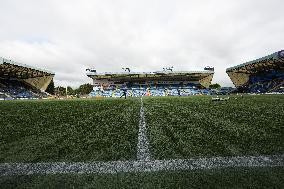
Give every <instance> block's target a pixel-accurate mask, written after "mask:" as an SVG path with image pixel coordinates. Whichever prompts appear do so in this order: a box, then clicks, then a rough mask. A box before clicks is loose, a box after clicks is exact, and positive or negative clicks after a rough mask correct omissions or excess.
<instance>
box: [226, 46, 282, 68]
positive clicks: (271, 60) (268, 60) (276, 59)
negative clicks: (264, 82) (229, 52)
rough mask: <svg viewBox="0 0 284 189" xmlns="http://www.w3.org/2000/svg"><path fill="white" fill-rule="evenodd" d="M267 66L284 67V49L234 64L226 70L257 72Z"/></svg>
mask: <svg viewBox="0 0 284 189" xmlns="http://www.w3.org/2000/svg"><path fill="white" fill-rule="evenodd" d="M266 68H269V69H270V68H284V50H281V51H278V52H275V53H273V54H271V55H268V56H265V57H262V58H259V59H256V60H252V61H249V62H246V63H243V64H240V65H237V66H233V67H231V68H228V69H227V70H226V71H227V72H232V71H241V72H247V73H255V72H257V71H262V70H264V69H266Z"/></svg>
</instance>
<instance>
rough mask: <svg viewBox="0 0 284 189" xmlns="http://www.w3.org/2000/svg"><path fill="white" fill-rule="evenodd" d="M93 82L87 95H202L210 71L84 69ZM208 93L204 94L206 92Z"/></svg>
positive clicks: (208, 83) (210, 77)
mask: <svg viewBox="0 0 284 189" xmlns="http://www.w3.org/2000/svg"><path fill="white" fill-rule="evenodd" d="M86 71H87V76H88V77H90V78H92V79H93V85H94V90H93V91H92V92H91V94H90V95H91V96H104V97H118V96H121V95H122V94H123V91H127V95H128V96H176V95H183V96H186V95H194V94H201V93H202V94H203V93H206V90H207V88H208V87H209V85H210V84H211V81H212V78H213V75H214V70H208V69H207V70H204V71H180V72H176V71H169V70H165V71H158V72H130V70H129V71H128V72H127V71H126V72H106V73H97V72H96V70H93V69H87V70H86ZM207 92H208V91H207Z"/></svg>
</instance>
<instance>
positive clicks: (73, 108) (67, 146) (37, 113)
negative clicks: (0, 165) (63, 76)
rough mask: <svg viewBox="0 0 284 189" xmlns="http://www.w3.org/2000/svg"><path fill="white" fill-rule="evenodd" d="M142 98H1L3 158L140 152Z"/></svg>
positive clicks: (120, 156) (109, 156)
mask: <svg viewBox="0 0 284 189" xmlns="http://www.w3.org/2000/svg"><path fill="white" fill-rule="evenodd" d="M139 108H140V101H139V100H138V99H130V100H122V99H121V100H120V99H115V100H113V99H108V100H61V101H60V100H48V101H9V102H0V162H43V161H51V162H53V161H110V160H131V159H135V158H136V144H137V133H138V124H139Z"/></svg>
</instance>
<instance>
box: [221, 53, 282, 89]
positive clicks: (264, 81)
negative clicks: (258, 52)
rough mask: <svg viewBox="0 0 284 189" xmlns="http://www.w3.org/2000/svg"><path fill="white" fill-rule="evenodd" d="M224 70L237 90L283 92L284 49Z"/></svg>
mask: <svg viewBox="0 0 284 189" xmlns="http://www.w3.org/2000/svg"><path fill="white" fill-rule="evenodd" d="M226 72H227V74H228V75H229V77H230V78H231V80H232V82H233V83H234V85H235V86H236V88H237V89H238V92H243V93H274V92H283V86H284V50H282V51H279V52H276V53H273V54H271V55H268V56H265V57H263V58H259V59H257V60H254V61H250V62H247V63H244V64H241V65H238V66H234V67H231V68H228V69H227V71H226Z"/></svg>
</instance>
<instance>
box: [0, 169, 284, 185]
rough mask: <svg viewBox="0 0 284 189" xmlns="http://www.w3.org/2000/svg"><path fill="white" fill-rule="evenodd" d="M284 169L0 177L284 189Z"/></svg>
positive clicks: (16, 181) (2, 181)
mask: <svg viewBox="0 0 284 189" xmlns="http://www.w3.org/2000/svg"><path fill="white" fill-rule="evenodd" d="M283 178H284V170H283V168H277V167H275V168H251V169H245V168H238V169H221V170H206V171H205V170H204V171H181V172H155V173H125V174H115V175H109V174H100V175H99V174H93V175H69V174H67V175H46V176H40V175H33V176H15V177H8V176H7V177H0V186H1V188H5V189H9V188H163V189H164V188H170V189H172V188H235V189H236V188H284V180H283Z"/></svg>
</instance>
